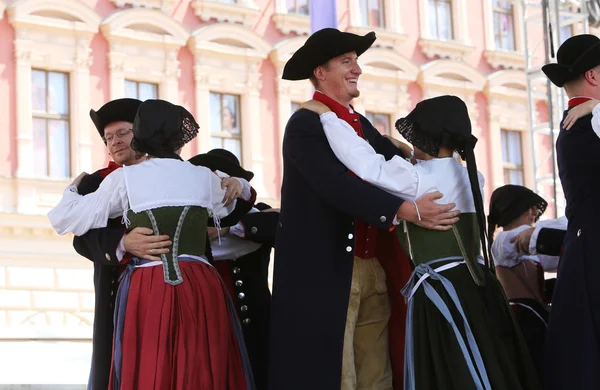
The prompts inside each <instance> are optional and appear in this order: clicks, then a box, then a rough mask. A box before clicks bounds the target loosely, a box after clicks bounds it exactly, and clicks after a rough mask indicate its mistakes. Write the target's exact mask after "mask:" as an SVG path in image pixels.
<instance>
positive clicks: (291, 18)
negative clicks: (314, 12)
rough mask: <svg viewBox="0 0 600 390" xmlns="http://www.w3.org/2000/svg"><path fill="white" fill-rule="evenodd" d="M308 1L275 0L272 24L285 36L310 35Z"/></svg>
mask: <svg viewBox="0 0 600 390" xmlns="http://www.w3.org/2000/svg"><path fill="white" fill-rule="evenodd" d="M309 3H310V1H309V0H276V3H275V13H274V14H273V22H274V23H275V26H277V28H278V29H279V30H280V31H281V32H282V33H283V34H285V35H287V34H291V33H296V34H299V35H308V34H309V33H310V17H309V13H310V4H309Z"/></svg>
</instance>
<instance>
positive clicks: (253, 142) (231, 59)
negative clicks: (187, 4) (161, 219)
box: [188, 23, 275, 198]
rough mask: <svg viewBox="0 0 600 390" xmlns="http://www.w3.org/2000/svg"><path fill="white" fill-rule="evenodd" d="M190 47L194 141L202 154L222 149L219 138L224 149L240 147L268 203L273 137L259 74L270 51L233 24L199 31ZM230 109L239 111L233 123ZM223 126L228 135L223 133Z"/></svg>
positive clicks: (194, 33) (220, 24)
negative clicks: (266, 170)
mask: <svg viewBox="0 0 600 390" xmlns="http://www.w3.org/2000/svg"><path fill="white" fill-rule="evenodd" d="M188 45H189V48H190V50H191V51H192V53H193V55H194V78H195V82H196V88H195V93H196V109H195V112H196V120H197V121H198V124H199V125H200V133H199V134H198V137H196V141H195V142H196V143H197V144H196V145H197V147H198V151H199V152H206V151H208V150H209V149H210V148H211V147H212V145H216V144H217V143H216V142H217V138H219V142H221V144H220V145H223V146H224V145H239V146H238V147H239V149H240V151H239V155H240V156H241V160H240V161H241V163H242V165H243V166H244V167H245V168H246V169H249V170H252V171H253V172H254V174H255V175H256V176H255V178H254V179H253V181H252V184H253V187H254V188H255V189H256V191H257V192H258V193H259V194H262V195H261V196H265V197H269V194H267V191H266V188H265V187H264V180H265V178H264V177H263V166H264V165H265V164H269V163H271V161H268V160H267V161H265V160H266V159H265V153H264V152H263V144H267V143H266V142H265V137H269V136H270V135H268V132H265V131H264V127H263V124H262V123H261V118H260V112H261V109H260V89H261V86H262V83H261V79H260V78H261V73H260V71H259V68H260V66H261V64H262V63H263V61H264V60H265V59H266V58H267V57H268V54H269V51H270V50H271V45H270V44H269V43H268V42H267V41H265V40H264V38H262V37H261V36H259V35H258V34H256V33H254V32H253V31H251V30H248V29H246V28H245V27H243V26H241V25H237V24H230V23H214V24H209V25H206V26H203V27H200V28H199V29H197V30H196V31H194V32H193V33H192V36H191V38H190V40H189V42H188ZM217 97H219V98H218V99H217ZM209 107H211V110H213V109H212V107H217V108H216V109H217V110H220V111H221V112H220V113H219V114H220V115H218V114H208V113H207V109H209ZM225 107H227V108H229V109H230V110H235V112H233V113H232V115H231V117H228V116H227V114H228V113H227V110H225V109H224V108H225ZM213 111H214V110H213ZM213 123H214V125H213ZM224 126H225V129H226V130H225V131H222V130H223V129H224ZM215 129H220V130H219V131H215ZM241 129H243V131H241ZM213 142H214V143H213ZM273 143H275V141H274V142H273ZM228 147H229V146H228ZM231 147H234V146H231ZM272 155H274V153H273V154H272ZM273 163H274V162H273ZM273 195H274V194H273ZM272 197H273V198H274V196H272Z"/></svg>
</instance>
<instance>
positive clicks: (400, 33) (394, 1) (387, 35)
mask: <svg viewBox="0 0 600 390" xmlns="http://www.w3.org/2000/svg"><path fill="white" fill-rule="evenodd" d="M400 3H401V1H399V0H383V12H384V18H383V19H384V22H383V28H375V27H363V26H362V25H361V21H360V19H361V18H360V17H361V13H360V0H350V9H349V11H350V24H349V26H348V29H347V31H348V32H351V33H354V34H359V35H365V34H367V33H368V32H370V31H375V33H376V34H377V40H376V41H375V43H374V44H373V46H374V47H378V46H380V47H389V48H395V47H397V46H399V45H401V44H403V43H404V42H406V40H407V39H408V34H407V33H405V32H404V30H403V27H402V19H401V4H400Z"/></svg>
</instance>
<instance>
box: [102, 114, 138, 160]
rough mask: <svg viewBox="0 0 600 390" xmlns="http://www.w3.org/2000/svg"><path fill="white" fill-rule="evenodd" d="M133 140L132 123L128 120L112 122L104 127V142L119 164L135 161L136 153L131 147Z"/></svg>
mask: <svg viewBox="0 0 600 390" xmlns="http://www.w3.org/2000/svg"><path fill="white" fill-rule="evenodd" d="M131 140H133V124H132V123H130V122H124V121H119V122H113V123H109V124H108V125H107V126H106V127H105V128H104V142H106V147H107V148H108V153H109V154H110V156H111V157H112V159H113V161H114V162H116V163H117V164H119V165H133V164H135V163H136V153H135V151H134V150H133V149H131Z"/></svg>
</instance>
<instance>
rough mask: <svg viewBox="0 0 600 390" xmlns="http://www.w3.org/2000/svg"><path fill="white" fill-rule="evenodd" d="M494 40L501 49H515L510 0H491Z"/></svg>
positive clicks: (513, 20) (513, 19)
mask: <svg viewBox="0 0 600 390" xmlns="http://www.w3.org/2000/svg"><path fill="white" fill-rule="evenodd" d="M493 9H494V42H495V43H496V48H497V49H501V50H515V26H514V22H515V18H514V10H513V5H512V2H510V1H507V0H493Z"/></svg>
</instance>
